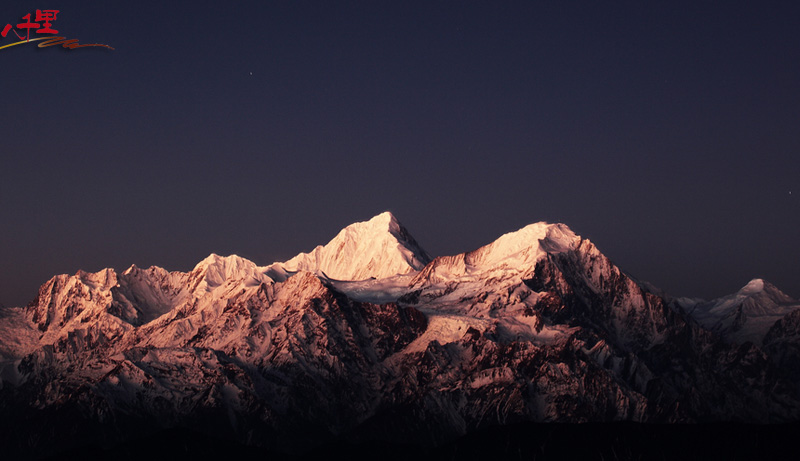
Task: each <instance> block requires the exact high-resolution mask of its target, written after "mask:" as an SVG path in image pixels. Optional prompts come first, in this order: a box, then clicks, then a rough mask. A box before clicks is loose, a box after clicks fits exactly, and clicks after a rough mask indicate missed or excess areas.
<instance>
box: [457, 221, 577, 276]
mask: <svg viewBox="0 0 800 461" xmlns="http://www.w3.org/2000/svg"><path fill="white" fill-rule="evenodd" d="M578 243H580V237H578V236H577V235H576V234H575V233H574V232H572V230H571V229H570V228H569V227H567V226H566V225H565V224H550V223H546V222H538V223H534V224H529V225H527V226H525V227H523V228H522V229H519V230H517V231H514V232H509V233H507V234H504V235H501V236H500V238H498V239H497V240H495V241H494V242H492V243H490V244H488V245H486V246H483V247H481V248H479V249H477V250H475V251H473V252H471V253H468V254H467V262H468V264H471V265H475V266H497V265H500V264H503V263H508V264H511V265H514V266H517V267H520V265H522V264H524V263H526V262H532V261H535V260H536V259H538V258H539V256H540V255H541V254H544V253H561V252H564V251H568V250H570V249H573V248H576V247H577V245H578Z"/></svg>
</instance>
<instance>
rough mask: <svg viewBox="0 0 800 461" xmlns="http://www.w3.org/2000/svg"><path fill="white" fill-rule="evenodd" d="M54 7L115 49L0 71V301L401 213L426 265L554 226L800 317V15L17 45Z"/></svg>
mask: <svg viewBox="0 0 800 461" xmlns="http://www.w3.org/2000/svg"><path fill="white" fill-rule="evenodd" d="M162 3H163V4H162ZM656 3H657V4H656ZM37 8H38V9H58V10H60V11H61V12H60V13H59V16H58V18H57V21H56V22H55V23H54V27H55V28H56V29H58V30H59V32H60V35H64V36H67V37H68V38H77V39H80V41H81V42H82V43H104V44H108V45H110V46H113V47H114V48H116V49H115V50H114V51H107V50H102V49H100V48H85V49H77V50H72V51H69V50H63V49H57V48H46V49H36V48H35V46H34V45H32V44H31V45H24V46H17V47H14V48H9V49H5V50H0V63H2V69H3V77H2V81H3V86H2V90H0V94H1V95H2V102H3V106H4V110H3V117H2V119H0V149H1V150H2V152H3V155H2V166H1V167H0V224H1V226H0V261H2V264H1V265H0V271H2V273H0V303H3V304H5V305H21V304H25V303H27V302H28V301H30V300H31V299H32V298H33V297H35V295H36V290H37V288H38V286H39V285H40V284H41V283H43V282H44V281H46V280H47V279H48V278H49V277H50V276H52V275H54V274H57V273H74V272H76V271H77V270H78V269H84V270H90V271H95V270H99V269H101V268H103V267H108V266H110V267H116V268H118V269H124V268H125V267H127V266H129V265H130V264H132V263H135V264H137V265H140V266H145V267H146V266H150V265H159V266H163V267H166V268H167V269H171V270H187V269H190V268H191V267H192V266H193V265H194V264H195V263H196V262H198V261H199V260H201V259H202V258H204V257H205V256H206V255H208V254H209V253H211V252H216V253H219V254H230V253H237V254H239V255H242V256H244V257H247V258H250V259H252V260H254V261H255V262H256V263H259V264H268V263H271V262H273V261H275V260H283V259H286V258H289V257H291V256H293V255H294V254H296V253H298V252H300V251H308V250H310V249H312V248H313V247H314V246H315V245H317V244H321V243H325V242H327V241H328V240H329V239H330V238H332V237H333V236H334V235H335V234H336V232H338V230H339V229H340V228H342V227H344V226H346V225H347V224H350V223H352V222H355V221H360V220H364V219H367V218H369V217H371V216H373V215H375V214H377V213H379V212H381V211H384V210H390V211H392V212H394V213H395V215H397V216H398V218H399V219H400V220H401V221H402V222H403V223H404V224H405V225H406V227H408V228H409V230H410V231H411V232H412V234H414V235H415V237H416V238H417V240H418V241H419V242H420V243H421V244H422V245H423V247H425V248H426V249H427V250H428V251H429V252H430V253H431V254H433V255H444V254H454V253H458V252H462V251H467V250H471V249H474V248H476V247H478V246H480V245H483V244H486V243H488V242H490V241H492V240H493V239H495V238H497V237H498V236H500V235H501V234H503V233H505V232H509V231H513V230H516V229H518V228H520V227H522V226H524V225H526V224H528V223H531V222H536V221H540V220H548V221H559V222H564V223H566V224H568V225H569V226H570V227H572V228H573V229H574V230H575V231H576V232H578V233H579V234H581V235H582V236H584V237H587V238H589V239H591V240H592V241H594V242H595V243H596V244H597V245H598V246H599V248H600V249H601V250H602V251H604V252H605V253H606V254H607V255H608V256H609V257H610V258H611V259H612V260H614V261H615V262H616V263H617V264H619V265H620V266H621V267H622V268H623V269H625V270H627V271H629V272H631V273H632V274H634V275H635V276H637V277H640V278H642V279H645V280H649V281H651V282H652V283H654V284H655V285H657V286H659V287H662V288H664V289H665V290H667V291H668V292H670V293H672V294H675V295H687V296H703V297H715V296H721V295H724V294H727V293H729V292H732V291H735V290H736V289H738V288H739V287H740V286H742V285H744V284H745V283H746V282H747V281H748V280H749V279H750V278H753V277H764V278H766V279H768V280H770V281H772V282H773V283H775V284H776V285H777V286H778V287H780V288H782V289H783V290H785V291H786V292H787V293H789V294H790V295H793V296H800V280H799V279H798V263H800V245H798V243H797V241H798V234H799V232H798V229H800V213H798V212H799V211H800V204H799V202H798V200H800V179H799V178H800V158H798V155H799V154H800V129H799V128H800V27H798V26H799V24H800V23H798V21H800V6H798V5H797V3H796V2H788V1H787V2H733V1H727V2H708V1H697V0H695V1H686V2H683V1H671V2H640V1H636V2H634V1H631V2H588V1H587V2H540V1H530V2H489V1H482V2H465V1H459V2H435V1H426V2H408V1H402V2H400V1H397V2H376V1H365V2H329V1H325V2H322V1H320V2H302V1H281V2H270V1H258V2H255V1H254V2H200V1H193V2H188V1H176V2H131V1H129V2H118V1H80V2H78V1H48V2H45V3H41V2H20V1H10V2H4V3H3V5H2V6H1V7H0V27H2V26H3V25H5V24H6V23H13V24H16V23H17V22H19V21H20V18H21V16H23V15H25V14H27V13H30V12H33V11H34V10H35V9H37ZM13 40H15V39H14V38H13V34H12V36H9V37H6V38H4V39H2V40H0V46H2V45H4V44H8V43H11V42H12V41H13ZM251 73H252V75H251ZM790 191H793V194H790Z"/></svg>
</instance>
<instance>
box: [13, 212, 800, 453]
mask: <svg viewBox="0 0 800 461" xmlns="http://www.w3.org/2000/svg"><path fill="white" fill-rule="evenodd" d="M799 365H800V302H798V301H797V300H794V299H791V298H790V297H789V296H787V295H785V294H784V293H782V292H781V291H780V290H778V289H777V288H776V287H774V286H772V285H771V284H769V283H768V282H766V281H763V280H760V279H756V280H753V281H751V282H750V283H748V284H747V285H746V286H745V287H744V288H742V290H740V291H739V292H737V293H735V294H732V295H730V296H726V297H723V298H720V299H717V300H713V301H702V300H690V299H685V298H670V297H668V296H667V295H664V294H662V293H661V292H659V291H658V290H655V289H653V288H652V287H650V286H649V285H645V284H643V283H640V282H638V281H636V280H634V279H632V278H630V277H629V276H628V275H626V274H625V273H624V272H623V271H622V270H620V269H619V268H618V267H616V266H615V265H614V264H613V263H612V262H611V261H610V260H609V259H608V258H607V257H605V256H604V255H603V254H602V253H601V252H600V251H599V250H598V249H597V247H596V246H595V245H594V244H593V243H592V242H590V241H589V240H587V239H584V238H582V237H580V236H578V235H576V234H575V233H574V232H572V230H570V229H569V228H568V227H567V226H565V225H563V224H548V223H536V224H531V225H529V226H526V227H524V228H522V229H520V230H518V231H516V232H511V233H508V234H505V235H503V236H501V237H500V238H498V239H497V240H495V241H494V242H492V243H489V244H488V245H485V246H483V247H481V248H479V249H477V250H474V251H470V252H467V253H462V254H458V255H453V256H440V257H436V258H433V259H431V258H430V257H429V256H428V254H427V253H426V252H425V251H424V250H423V249H422V247H421V246H420V245H419V244H418V243H417V242H416V241H415V240H414V238H413V237H412V236H411V234H410V233H409V232H408V230H406V229H405V228H404V227H403V226H402V225H401V224H400V223H399V221H398V220H397V219H396V218H395V217H394V216H393V215H392V214H391V213H388V212H386V213H382V214H380V215H378V216H375V217H374V218H372V219H370V220H369V221H366V222H361V223H356V224H353V225H350V226H348V227H346V228H345V229H343V230H342V231H341V232H340V233H339V234H338V235H337V236H336V237H334V238H333V239H332V240H331V241H330V242H329V243H328V244H326V245H324V246H318V247H316V248H314V249H313V250H312V251H311V252H309V253H301V254H299V255H297V256H296V257H294V258H292V259H290V260H288V261H286V262H276V263H273V264H271V265H269V266H264V267H260V266H258V265H256V264H255V263H253V262H251V261H248V260H246V259H244V258H241V257H238V256H235V255H232V256H227V257H222V256H218V255H216V254H212V255H210V256H209V257H207V258H206V259H204V260H203V261H201V262H199V263H198V264H197V266H195V268H194V269H193V270H191V271H189V272H169V271H167V270H165V269H162V268H160V267H150V268H148V269H142V268H138V267H136V266H131V267H130V268H128V269H127V270H125V271H124V272H121V273H117V272H116V271H114V270H113V269H104V270H102V271H99V272H95V273H87V272H83V271H80V272H78V273H77V274H75V275H72V276H68V275H58V276H55V277H53V278H52V279H50V280H49V281H47V282H46V283H45V284H44V285H42V286H41V288H40V289H39V293H38V295H37V296H36V298H35V299H34V300H33V301H32V302H31V303H30V304H29V305H28V306H26V307H24V308H2V309H0V386H1V387H0V421H2V422H0V424H2V427H4V428H7V429H5V430H6V431H7V432H6V434H10V435H14V436H13V437H11V436H9V437H7V439H6V440H7V442H8V444H9V445H13V447H12V448H14V449H17V450H22V451H24V450H32V451H33V452H36V450H39V451H38V452H37V453H40V454H41V453H47V450H48V449H49V450H54V448H52V447H61V446H77V445H79V444H81V443H91V442H97V441H98V440H104V441H108V440H111V441H113V440H123V439H126V438H129V437H131V436H132V434H134V435H135V434H144V433H147V432H148V431H154V430H157V429H159V428H170V427H185V428H191V429H193V430H198V431H205V432H209V433H211V432H213V433H215V434H224V435H225V436H226V437H230V438H232V439H235V440H238V441H240V442H242V443H246V444H250V445H256V446H266V447H270V448H273V449H278V450H285V451H295V452H296V451H302V449H304V448H307V447H309V446H314V445H315V444H319V443H322V442H324V441H326V440H331V439H336V438H339V437H347V438H350V439H352V440H392V441H399V442H404V443H415V444H420V445H435V444H438V443H442V442H444V441H447V440H450V439H452V438H453V437H457V436H460V435H464V434H467V433H470V432H471V431H474V430H477V429H480V428H483V427H487V426H490V425H498V424H500V425H502V424H508V423H513V422H520V421H536V422H585V421H638V422H701V421H745V422H758V423H771V422H786V421H797V420H798V417H800V372H798V371H797V370H800V367H799ZM89 429H91V430H89ZM31 440H35V441H36V442H35V443H32V442H30V441H31ZM42 441H47V443H46V444H43V443H42ZM42 446H46V447H50V448H41V447H42Z"/></svg>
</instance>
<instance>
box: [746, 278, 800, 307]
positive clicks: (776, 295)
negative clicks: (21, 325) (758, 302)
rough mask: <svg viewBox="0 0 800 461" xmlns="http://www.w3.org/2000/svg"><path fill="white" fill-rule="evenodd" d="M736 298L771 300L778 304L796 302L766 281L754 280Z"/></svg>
mask: <svg viewBox="0 0 800 461" xmlns="http://www.w3.org/2000/svg"><path fill="white" fill-rule="evenodd" d="M734 296H737V297H748V298H759V299H765V300H766V299H769V300H771V301H772V302H774V303H776V304H785V303H794V302H796V300H794V299H792V297H791V296H789V295H787V294H786V293H784V292H783V291H781V290H780V289H779V288H778V287H776V286H775V285H773V284H771V283H769V282H767V281H766V280H764V279H753V280H751V281H749V282H748V283H747V285H745V286H744V287H742V288H741V289H740V290H739V291H737V292H736V294H735V295H734Z"/></svg>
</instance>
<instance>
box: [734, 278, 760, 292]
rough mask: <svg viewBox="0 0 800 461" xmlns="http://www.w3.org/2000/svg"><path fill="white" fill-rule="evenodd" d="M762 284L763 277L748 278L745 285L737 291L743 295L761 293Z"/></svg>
mask: <svg viewBox="0 0 800 461" xmlns="http://www.w3.org/2000/svg"><path fill="white" fill-rule="evenodd" d="M764 284H765V282H764V279H753V280H750V281H749V282H748V283H747V285H745V286H744V287H742V289H741V290H739V293H740V294H743V295H749V294H756V293H761V292H762V291H764Z"/></svg>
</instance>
